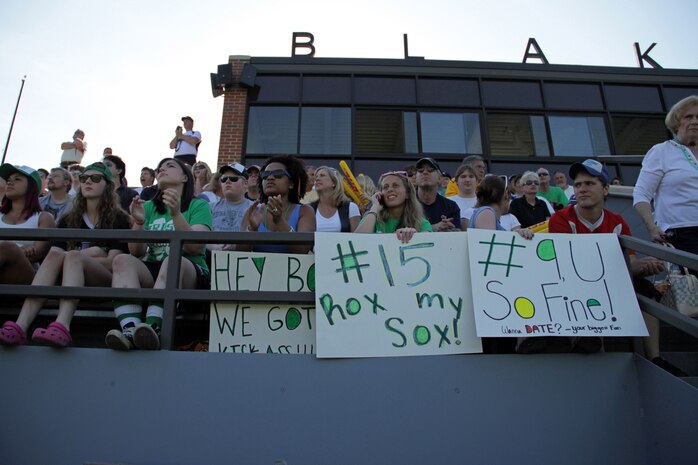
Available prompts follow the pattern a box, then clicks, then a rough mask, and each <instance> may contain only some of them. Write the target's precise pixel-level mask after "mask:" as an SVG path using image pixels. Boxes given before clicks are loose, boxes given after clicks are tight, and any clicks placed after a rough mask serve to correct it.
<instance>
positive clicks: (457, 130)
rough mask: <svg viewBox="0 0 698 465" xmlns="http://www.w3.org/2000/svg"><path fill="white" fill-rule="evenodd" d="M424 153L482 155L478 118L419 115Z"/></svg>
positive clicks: (472, 116)
mask: <svg viewBox="0 0 698 465" xmlns="http://www.w3.org/2000/svg"><path fill="white" fill-rule="evenodd" d="M419 117H420V122H421V131H422V152H424V153H459V154H467V153H478V154H479V153H482V142H481V140H480V118H479V117H478V115H477V114H475V113H434V112H422V113H420V115H419Z"/></svg>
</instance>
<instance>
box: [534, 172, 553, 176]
mask: <svg viewBox="0 0 698 465" xmlns="http://www.w3.org/2000/svg"><path fill="white" fill-rule="evenodd" d="M537 174H538V176H550V173H537Z"/></svg>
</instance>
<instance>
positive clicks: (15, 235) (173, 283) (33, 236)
mask: <svg viewBox="0 0 698 465" xmlns="http://www.w3.org/2000/svg"><path fill="white" fill-rule="evenodd" d="M14 239H22V240H47V239H48V240H61V241H63V240H66V241H72V240H89V241H103V240H115V239H116V240H120V241H123V242H160V243H162V242H169V243H170V252H169V258H170V259H169V261H168V266H167V280H166V283H165V288H164V289H124V288H112V287H62V286H60V285H57V286H31V285H9V284H0V295H14V296H27V295H31V296H34V297H53V298H71V299H76V298H99V299H119V300H124V299H129V300H162V301H163V302H164V315H163V321H162V330H161V345H162V348H163V349H166V350H170V349H172V347H173V343H174V334H175V317H176V309H177V303H178V302H214V301H215V302H232V301H239V302H274V303H276V302H279V303H284V302H298V303H314V302H315V295H314V293H312V292H285V291H284V292H270V291H212V290H209V289H196V290H194V289H179V286H178V283H179V270H180V265H181V257H182V245H183V244H187V243H198V244H202V243H206V244H243V243H244V244H251V245H257V244H279V243H282V244H289V245H294V244H297V245H307V244H313V243H314V235H313V234H312V233H274V234H264V233H258V232H213V231H209V232H202V231H130V230H86V229H53V228H52V229H18V230H8V229H2V228H0V240H14ZM214 272H215V270H211V273H212V274H213V273H214Z"/></svg>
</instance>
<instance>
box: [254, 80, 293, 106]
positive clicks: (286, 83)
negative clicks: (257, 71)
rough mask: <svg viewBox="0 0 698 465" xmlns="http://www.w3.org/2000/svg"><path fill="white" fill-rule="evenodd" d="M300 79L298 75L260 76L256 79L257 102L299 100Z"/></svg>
mask: <svg viewBox="0 0 698 465" xmlns="http://www.w3.org/2000/svg"><path fill="white" fill-rule="evenodd" d="M299 88H300V81H299V78H298V76H260V75H257V78H256V79H255V89H257V91H258V92H257V93H253V95H255V96H256V98H255V99H254V100H255V101H257V102H270V103H271V102H289V103H290V102H294V103H295V102H298V97H299Z"/></svg>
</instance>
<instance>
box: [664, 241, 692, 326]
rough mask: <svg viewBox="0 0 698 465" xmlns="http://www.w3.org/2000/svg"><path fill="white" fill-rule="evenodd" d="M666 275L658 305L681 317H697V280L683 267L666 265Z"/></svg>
mask: <svg viewBox="0 0 698 465" xmlns="http://www.w3.org/2000/svg"><path fill="white" fill-rule="evenodd" d="M667 245H668V246H669V247H672V248H673V247H674V246H673V245H671V244H667ZM667 273H668V274H667V277H666V279H665V280H664V285H665V287H666V291H665V292H664V294H663V295H662V298H661V300H660V301H659V303H661V304H664V305H666V306H667V307H671V308H673V309H675V310H678V311H679V312H680V313H681V314H683V315H686V316H689V317H692V318H696V317H698V278H696V277H695V276H694V275H692V274H691V273H689V272H688V268H686V267H685V266H683V267H678V266H675V265H672V264H671V263H667Z"/></svg>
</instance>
